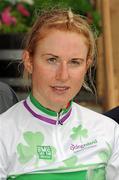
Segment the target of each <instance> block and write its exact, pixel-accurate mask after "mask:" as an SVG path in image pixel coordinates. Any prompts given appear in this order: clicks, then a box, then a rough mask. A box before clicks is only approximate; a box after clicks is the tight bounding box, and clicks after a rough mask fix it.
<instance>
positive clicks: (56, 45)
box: [37, 29, 88, 53]
mask: <svg viewBox="0 0 119 180" xmlns="http://www.w3.org/2000/svg"><path fill="white" fill-rule="evenodd" d="M37 49H39V50H40V51H42V50H47V51H54V52H55V51H58V52H59V51H61V52H62V51H63V52H64V51H65V53H66V52H70V51H74V52H77V51H80V50H82V51H83V50H86V49H88V46H87V39H86V37H85V36H84V35H82V34H79V33H76V32H71V31H60V30H56V29H53V30H50V31H48V32H47V33H45V36H44V37H43V38H42V39H40V40H39V41H38V44H37Z"/></svg>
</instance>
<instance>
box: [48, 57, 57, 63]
mask: <svg viewBox="0 0 119 180" xmlns="http://www.w3.org/2000/svg"><path fill="white" fill-rule="evenodd" d="M47 61H48V62H49V63H56V61H57V59H56V58H53V57H52V58H48V59H47Z"/></svg>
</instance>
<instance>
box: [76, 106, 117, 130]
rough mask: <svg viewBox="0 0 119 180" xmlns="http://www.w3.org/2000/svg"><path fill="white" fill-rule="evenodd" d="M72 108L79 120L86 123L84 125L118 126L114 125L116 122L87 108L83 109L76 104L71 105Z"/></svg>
mask: <svg viewBox="0 0 119 180" xmlns="http://www.w3.org/2000/svg"><path fill="white" fill-rule="evenodd" d="M73 108H74V110H75V111H77V113H78V114H79V116H80V117H81V119H82V120H83V121H84V122H86V123H91V124H95V125H96V124H98V125H101V126H105V127H106V126H110V127H112V126H115V125H116V126H118V124H117V123H116V121H114V120H113V119H111V118H109V117H107V116H105V115H103V114H101V113H98V112H95V111H93V110H91V109H89V108H86V107H83V106H81V105H79V104H77V103H73Z"/></svg>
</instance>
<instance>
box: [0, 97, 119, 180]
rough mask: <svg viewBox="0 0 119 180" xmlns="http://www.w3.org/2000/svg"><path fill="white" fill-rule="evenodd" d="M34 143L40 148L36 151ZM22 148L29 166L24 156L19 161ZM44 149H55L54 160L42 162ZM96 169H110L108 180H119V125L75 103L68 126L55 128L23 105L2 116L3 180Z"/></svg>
mask: <svg viewBox="0 0 119 180" xmlns="http://www.w3.org/2000/svg"><path fill="white" fill-rule="evenodd" d="M27 101H28V103H29V106H30V107H31V108H32V106H34V105H31V102H29V99H28V100H27ZM35 108H36V107H34V109H35ZM32 109H33V108H32ZM39 112H40V111H39ZM37 113H38V109H37ZM50 118H51V116H50ZM27 135H28V136H27ZM30 136H31V139H30V140H31V141H30V140H29V137H30ZM36 137H37V138H36ZM39 137H40V138H39ZM33 138H34V139H33ZM31 142H34V144H35V145H36V144H37V146H36V147H37V149H36V151H35V150H34V146H35V145H34V144H31ZM38 143H39V144H38ZM18 146H19V147H23V149H24V151H25V152H23V153H26V152H28V154H27V155H28V157H25V159H26V162H23V157H22V154H21V157H22V158H21V160H19V158H20V154H19V153H18ZM43 147H44V148H45V149H46V148H48V147H50V148H51V147H53V148H54V150H52V159H49V160H48V159H42V158H41V159H40V158H39V159H38V157H39V154H40V148H41V149H42V148H43ZM23 149H22V150H21V151H23ZM47 150H48V149H47ZM21 151H20V152H21ZM30 152H31V153H32V152H34V154H31V155H30ZM40 155H41V154H40ZM47 155H48V154H47ZM40 157H41V156H40ZM27 158H28V159H27ZM46 158H48V156H46ZM68 160H72V167H71V161H68ZM24 161H25V160H24ZM61 167H64V169H63V168H61ZM93 167H94V168H95V167H106V179H107V180H119V125H118V124H117V123H116V122H115V121H113V120H111V119H110V118H108V117H106V116H103V115H101V114H99V113H96V112H94V111H92V110H89V109H87V108H84V107H82V106H80V105H77V104H76V103H73V104H72V112H71V115H70V117H69V118H68V119H67V120H66V121H65V122H64V124H63V125H60V124H59V125H58V124H56V125H52V124H49V123H47V122H43V121H40V120H39V119H37V118H36V117H34V116H33V115H32V114H31V113H30V112H29V111H28V110H27V109H26V108H25V107H24V105H23V101H21V102H19V103H17V104H16V105H14V106H13V107H12V108H10V109H9V110H8V111H6V112H5V113H3V114H2V115H1V116H0V180H2V178H3V179H6V178H7V177H8V176H10V175H15V174H22V173H26V172H32V171H34V170H41V172H42V171H44V170H48V171H49V172H54V171H57V172H59V171H70V172H71V171H79V170H83V169H84V170H86V169H87V170H88V169H90V168H93Z"/></svg>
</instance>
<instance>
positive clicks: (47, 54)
mask: <svg viewBox="0 0 119 180" xmlns="http://www.w3.org/2000/svg"><path fill="white" fill-rule="evenodd" d="M42 56H53V57H55V58H59V56H56V55H54V54H52V53H46V54H42Z"/></svg>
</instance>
